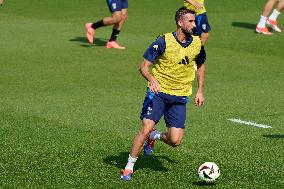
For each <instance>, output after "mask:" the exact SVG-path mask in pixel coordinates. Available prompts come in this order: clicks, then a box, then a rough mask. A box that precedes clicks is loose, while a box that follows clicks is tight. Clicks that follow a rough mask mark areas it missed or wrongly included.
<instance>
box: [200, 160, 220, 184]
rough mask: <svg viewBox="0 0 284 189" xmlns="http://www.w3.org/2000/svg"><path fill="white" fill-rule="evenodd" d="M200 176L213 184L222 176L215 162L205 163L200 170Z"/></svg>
mask: <svg viewBox="0 0 284 189" xmlns="http://www.w3.org/2000/svg"><path fill="white" fill-rule="evenodd" d="M198 176H199V178H200V179H201V180H203V181H205V182H209V183H213V182H215V181H216V180H217V179H218V177H219V176H220V169H219V167H218V166H217V165H216V164H215V163H213V162H205V163H203V164H202V165H200V167H199V168H198Z"/></svg>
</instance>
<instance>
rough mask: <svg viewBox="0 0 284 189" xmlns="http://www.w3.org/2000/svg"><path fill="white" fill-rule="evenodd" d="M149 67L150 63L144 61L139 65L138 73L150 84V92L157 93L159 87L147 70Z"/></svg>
mask: <svg viewBox="0 0 284 189" xmlns="http://www.w3.org/2000/svg"><path fill="white" fill-rule="evenodd" d="M151 65H152V63H151V62H149V61H148V60H146V59H144V61H143V62H142V64H141V65H140V73H141V74H142V76H143V77H144V78H145V79H146V80H147V81H149V82H150V90H151V91H152V92H154V93H158V92H160V85H159V82H158V81H157V80H156V78H155V77H154V76H153V75H152V74H151V73H150V72H149V68H150V66H151Z"/></svg>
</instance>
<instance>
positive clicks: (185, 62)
mask: <svg viewBox="0 0 284 189" xmlns="http://www.w3.org/2000/svg"><path fill="white" fill-rule="evenodd" d="M178 64H183V65H188V64H189V59H188V56H185V57H184V58H183V59H182V60H181V61H180V62H179V63H178Z"/></svg>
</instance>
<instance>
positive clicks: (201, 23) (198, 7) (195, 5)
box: [184, 0, 211, 45]
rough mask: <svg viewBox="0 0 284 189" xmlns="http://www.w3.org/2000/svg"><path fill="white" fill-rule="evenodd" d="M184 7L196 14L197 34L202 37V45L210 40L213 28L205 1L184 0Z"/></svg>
mask: <svg viewBox="0 0 284 189" xmlns="http://www.w3.org/2000/svg"><path fill="white" fill-rule="evenodd" d="M184 6H185V7H186V8H188V9H189V10H193V11H194V12H196V18H195V20H196V32H197V34H198V35H199V36H200V39H201V41H202V44H203V45H204V44H205V42H206V41H207V40H208V37H209V31H210V30H211V27H210V25H209V23H208V18H207V14H206V9H205V6H204V0H184Z"/></svg>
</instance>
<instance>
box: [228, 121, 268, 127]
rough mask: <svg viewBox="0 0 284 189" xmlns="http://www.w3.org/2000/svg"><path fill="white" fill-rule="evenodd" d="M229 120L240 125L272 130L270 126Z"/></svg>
mask: <svg viewBox="0 0 284 189" xmlns="http://www.w3.org/2000/svg"><path fill="white" fill-rule="evenodd" d="M228 120H229V121H232V122H236V123H240V124H245V125H251V126H254V127H260V128H265V129H268V128H272V127H271V126H269V125H263V124H258V123H254V122H251V121H243V120H240V119H228Z"/></svg>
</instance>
